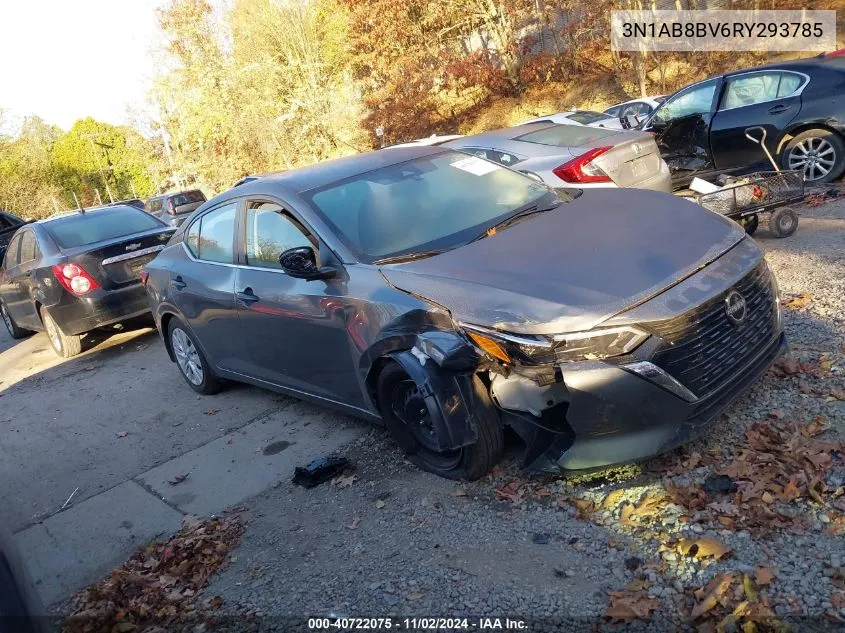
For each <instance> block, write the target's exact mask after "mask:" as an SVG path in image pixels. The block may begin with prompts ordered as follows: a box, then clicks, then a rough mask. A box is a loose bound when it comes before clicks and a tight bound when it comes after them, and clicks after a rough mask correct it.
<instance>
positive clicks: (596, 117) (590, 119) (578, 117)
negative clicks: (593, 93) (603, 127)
mask: <svg viewBox="0 0 845 633" xmlns="http://www.w3.org/2000/svg"><path fill="white" fill-rule="evenodd" d="M566 118H567V119H571V120H573V121H575V122H576V123H580V124H581V125H589V124H590V123H595V122H596V121H601V120H602V119H606V118H607V115H606V114H605V113H604V112H591V111H590V110H576V111H575V112H573V113H572V114H570V115H569V116H568V117H566Z"/></svg>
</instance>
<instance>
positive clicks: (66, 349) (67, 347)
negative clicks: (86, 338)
mask: <svg viewBox="0 0 845 633" xmlns="http://www.w3.org/2000/svg"><path fill="white" fill-rule="evenodd" d="M41 322H42V323H43V324H44V331H45V332H46V333H47V338H48V339H49V340H50V345H52V346H53V351H54V352H56V354H58V355H59V356H61V357H62V358H72V357H73V356H76V355H78V354H79V353H80V352H82V336H80V335H78V334H76V335H70V336H69V335H67V334H65V333H64V332H62V328H60V327H59V324H58V323H56V321H55V319H53V317H51V316H50V313H49V312H47V308H45V307H43V306H42V307H41Z"/></svg>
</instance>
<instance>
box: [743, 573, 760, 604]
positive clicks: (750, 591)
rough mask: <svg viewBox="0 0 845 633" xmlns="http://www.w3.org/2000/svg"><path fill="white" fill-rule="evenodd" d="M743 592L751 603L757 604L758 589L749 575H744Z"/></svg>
mask: <svg viewBox="0 0 845 633" xmlns="http://www.w3.org/2000/svg"><path fill="white" fill-rule="evenodd" d="M742 590H743V591H744V592H745V597H746V598H748V599H749V600H750V601H751V602H757V598H758V596H757V588H756V587H755V586H754V581H752V580H751V578H749V577H748V574H743V575H742Z"/></svg>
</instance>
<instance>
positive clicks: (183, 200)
mask: <svg viewBox="0 0 845 633" xmlns="http://www.w3.org/2000/svg"><path fill="white" fill-rule="evenodd" d="M171 200H172V201H173V206H174V207H179V206H182V205H183V204H193V203H194V202H205V196H204V195H203V193H202V191H186V192H184V193H179V194H176V195H175V196H173V197H172V198H171Z"/></svg>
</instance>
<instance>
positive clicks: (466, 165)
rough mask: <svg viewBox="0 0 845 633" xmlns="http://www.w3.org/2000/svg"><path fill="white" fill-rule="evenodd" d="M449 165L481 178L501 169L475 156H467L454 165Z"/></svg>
mask: <svg viewBox="0 0 845 633" xmlns="http://www.w3.org/2000/svg"><path fill="white" fill-rule="evenodd" d="M450 164H451V165H452V167H457V168H458V169H463V170H464V171H468V172H469V173H471V174H475V175H476V176H483V175H484V174H489V173H490V172H491V171H496V170H497V169H501V167H499V166H498V165H496V164H495V163H491V162H490V161H487V160H482V159H480V158H478V157H477V156H467V157H466V158H462V159H461V160H456V161H455V162H454V163H450Z"/></svg>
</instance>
